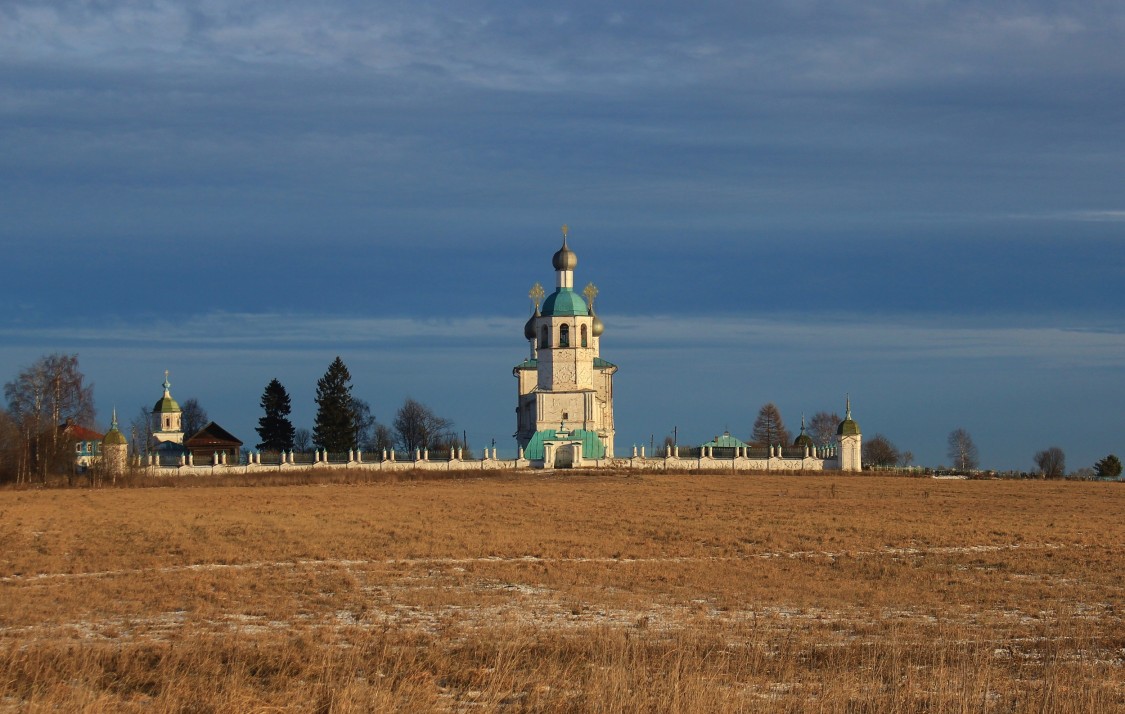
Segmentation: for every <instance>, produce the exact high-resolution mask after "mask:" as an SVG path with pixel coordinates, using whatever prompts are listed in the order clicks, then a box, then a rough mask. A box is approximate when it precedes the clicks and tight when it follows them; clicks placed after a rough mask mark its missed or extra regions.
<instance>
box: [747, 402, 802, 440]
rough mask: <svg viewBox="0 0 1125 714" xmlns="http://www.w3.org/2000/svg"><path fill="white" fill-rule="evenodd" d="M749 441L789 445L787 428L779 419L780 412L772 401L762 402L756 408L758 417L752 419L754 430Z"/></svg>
mask: <svg viewBox="0 0 1125 714" xmlns="http://www.w3.org/2000/svg"><path fill="white" fill-rule="evenodd" d="M750 441H751V442H752V443H753V444H754V445H755V446H774V445H777V444H784V445H786V446H788V445H789V442H790V441H792V440H791V439H790V438H789V430H788V429H786V428H785V424H783V423H782V421H781V412H780V411H778V409H777V405H776V404H774V403H773V402H769V403H767V404H763V405H762V408H761V409H759V410H758V418H757V419H755V420H754V431H753V432H752V433H751V435H750Z"/></svg>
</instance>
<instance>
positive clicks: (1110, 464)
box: [1094, 454, 1121, 478]
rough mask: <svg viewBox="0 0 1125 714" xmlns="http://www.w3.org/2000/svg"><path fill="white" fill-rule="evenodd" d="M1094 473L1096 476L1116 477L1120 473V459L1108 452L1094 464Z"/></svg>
mask: <svg viewBox="0 0 1125 714" xmlns="http://www.w3.org/2000/svg"><path fill="white" fill-rule="evenodd" d="M1094 473H1096V474H1097V475H1098V478H1117V477H1118V476H1120V475H1121V459H1119V458H1117V457H1116V456H1114V455H1113V454H1110V455H1109V456H1107V457H1105V458H1104V459H1102V460H1100V461H1098V463H1096V464H1094Z"/></svg>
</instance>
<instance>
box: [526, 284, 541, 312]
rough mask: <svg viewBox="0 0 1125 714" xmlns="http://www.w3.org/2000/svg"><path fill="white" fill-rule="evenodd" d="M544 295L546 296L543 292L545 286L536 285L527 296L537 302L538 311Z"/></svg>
mask: <svg viewBox="0 0 1125 714" xmlns="http://www.w3.org/2000/svg"><path fill="white" fill-rule="evenodd" d="M544 295H546V293H545V292H543V286H542V285H540V284H539V283H535V284H534V285H532V286H531V292H529V293H528V294H527V296H528V297H529V298H531V299H532V300H533V301H534V302H535V309H536V310H538V309H539V301H540V300H542V299H543V296H544Z"/></svg>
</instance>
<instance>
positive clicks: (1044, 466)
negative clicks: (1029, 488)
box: [1035, 446, 1066, 478]
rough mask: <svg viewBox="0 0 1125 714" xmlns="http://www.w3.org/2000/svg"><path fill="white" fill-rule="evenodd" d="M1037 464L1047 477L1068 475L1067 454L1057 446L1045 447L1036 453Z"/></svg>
mask: <svg viewBox="0 0 1125 714" xmlns="http://www.w3.org/2000/svg"><path fill="white" fill-rule="evenodd" d="M1035 465H1036V466H1038V467H1039V472H1040V473H1042V474H1043V475H1044V476H1046V477H1047V478H1061V477H1063V476H1064V475H1066V455H1065V454H1063V450H1062V449H1060V448H1059V447H1057V446H1052V447H1051V448H1049V449H1043V450H1042V451H1040V452H1038V453H1037V454H1035Z"/></svg>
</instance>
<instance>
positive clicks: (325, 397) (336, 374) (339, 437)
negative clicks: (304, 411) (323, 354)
mask: <svg viewBox="0 0 1125 714" xmlns="http://www.w3.org/2000/svg"><path fill="white" fill-rule="evenodd" d="M351 380H352V375H351V373H350V372H348V368H347V367H346V366H345V365H344V361H343V360H342V359H340V358H339V357H336V360H335V361H334V362H332V364H330V365H328V371H327V372H325V373H324V376H323V377H321V378H320V379H319V380H318V381H317V383H316V424H315V425H314V427H313V444H315V445H316V446H317V447H319V448H321V449H327V450H328V451H331V452H336V453H339V452H343V451H347V450H348V449H354V448H355V445H356V444H355V439H356V419H355V418H356V413H355V408H354V400H353V399H352V385H351Z"/></svg>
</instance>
